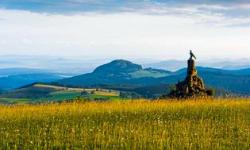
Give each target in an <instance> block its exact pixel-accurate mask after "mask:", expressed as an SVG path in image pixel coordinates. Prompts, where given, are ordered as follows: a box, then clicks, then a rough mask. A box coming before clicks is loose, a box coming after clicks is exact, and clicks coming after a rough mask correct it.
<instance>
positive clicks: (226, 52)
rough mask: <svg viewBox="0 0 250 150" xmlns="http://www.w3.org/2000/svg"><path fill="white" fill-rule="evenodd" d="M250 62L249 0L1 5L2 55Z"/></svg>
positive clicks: (15, 0)
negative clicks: (190, 56) (190, 55)
mask: <svg viewBox="0 0 250 150" xmlns="http://www.w3.org/2000/svg"><path fill="white" fill-rule="evenodd" d="M190 49H192V50H193V51H194V53H195V54H196V55H197V57H198V59H210V60H211V59H241V58H244V59H250V1H248V0H197V1H196V0H140V1H139V0H126V1H125V0H1V1H0V55H1V56H4V55H34V56H43V57H44V56H57V57H62V58H77V59H79V58H80V59H81V58H82V59H90V58H91V59H93V60H94V59H102V58H124V59H154V60H168V59H179V60H181V59H186V58H187V57H188V51H189V50H190Z"/></svg>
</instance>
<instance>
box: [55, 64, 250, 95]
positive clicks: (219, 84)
mask: <svg viewBox="0 0 250 150" xmlns="http://www.w3.org/2000/svg"><path fill="white" fill-rule="evenodd" d="M197 70H198V71H199V75H200V76H201V77H202V78H203V79H204V81H205V82H206V84H207V86H209V87H211V88H214V89H219V90H220V91H228V92H230V93H235V94H240V95H250V86H249V85H250V69H241V70H223V69H215V68H208V67H197ZM185 75H186V69H185V68H183V69H180V70H178V71H175V72H171V71H165V70H162V69H153V68H146V69H144V68H142V66H141V65H138V64H135V63H132V62H130V61H127V60H114V61H112V62H110V63H107V64H104V65H101V66H99V67H97V68H96V69H95V70H94V72H92V73H88V74H83V75H79V76H75V77H72V78H66V79H62V80H59V81H58V82H57V83H58V84H60V85H64V86H77V87H78V86H79V87H105V88H112V89H119V90H123V89H125V90H133V89H136V90H137V91H140V92H141V93H142V90H140V88H144V89H145V87H147V88H146V89H147V92H148V94H149V95H154V94H159V93H149V92H150V90H149V89H150V87H154V88H156V87H157V86H161V88H163V86H162V85H166V90H168V89H169V85H172V84H174V83H176V82H178V81H181V80H183V79H184V77H185ZM156 89H157V88H156ZM152 91H155V90H152ZM161 91H163V90H162V89H161ZM159 92H160V90H159Z"/></svg>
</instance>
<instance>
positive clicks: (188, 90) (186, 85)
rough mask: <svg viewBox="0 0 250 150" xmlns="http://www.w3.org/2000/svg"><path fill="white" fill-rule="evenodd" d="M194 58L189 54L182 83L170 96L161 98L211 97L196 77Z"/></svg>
mask: <svg viewBox="0 0 250 150" xmlns="http://www.w3.org/2000/svg"><path fill="white" fill-rule="evenodd" d="M193 58H195V56H194V55H193V53H192V52H190V58H189V59H188V61H187V65H188V67H187V76H186V78H185V80H184V81H182V82H178V83H177V84H176V86H175V89H174V90H172V91H171V92H170V94H168V95H165V96H162V97H163V98H165V97H171V98H189V97H198V96H199V97H200V96H201V97H205V96H212V95H213V92H212V91H211V90H207V89H206V88H205V85H204V82H203V80H202V79H201V78H200V77H199V76H198V73H197V70H196V67H195V60H194V59H193Z"/></svg>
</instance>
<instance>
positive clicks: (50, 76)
mask: <svg viewBox="0 0 250 150" xmlns="http://www.w3.org/2000/svg"><path fill="white" fill-rule="evenodd" d="M62 78H63V76H61V75H59V74H54V73H32V74H18V75H9V76H5V77H0V89H2V90H11V89H15V88H19V87H21V86H24V85H27V84H32V83H34V82H53V81H57V80H60V79H62Z"/></svg>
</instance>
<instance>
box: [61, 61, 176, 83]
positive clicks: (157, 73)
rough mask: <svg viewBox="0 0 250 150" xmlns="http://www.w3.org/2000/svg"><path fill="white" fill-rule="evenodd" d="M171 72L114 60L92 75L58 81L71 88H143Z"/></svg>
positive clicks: (98, 68) (97, 69)
mask: <svg viewBox="0 0 250 150" xmlns="http://www.w3.org/2000/svg"><path fill="white" fill-rule="evenodd" d="M170 73H171V72H169V71H164V70H159V69H152V68H147V69H143V68H142V66H141V65H137V64H134V63H132V62H129V61H126V60H114V61H112V62H110V63H107V64H104V65H102V66H100V67H97V68H96V69H95V70H94V71H93V72H92V73H88V74H84V75H80V76H76V77H72V78H67V79H63V80H60V81H58V83H59V84H63V85H66V86H67V85H70V86H91V87H92V86H104V85H110V86H121V87H126V86H133V87H134V86H135V87H136V86H141V85H148V84H149V82H152V84H153V81H154V80H155V79H157V78H160V77H165V76H168V75H170Z"/></svg>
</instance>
